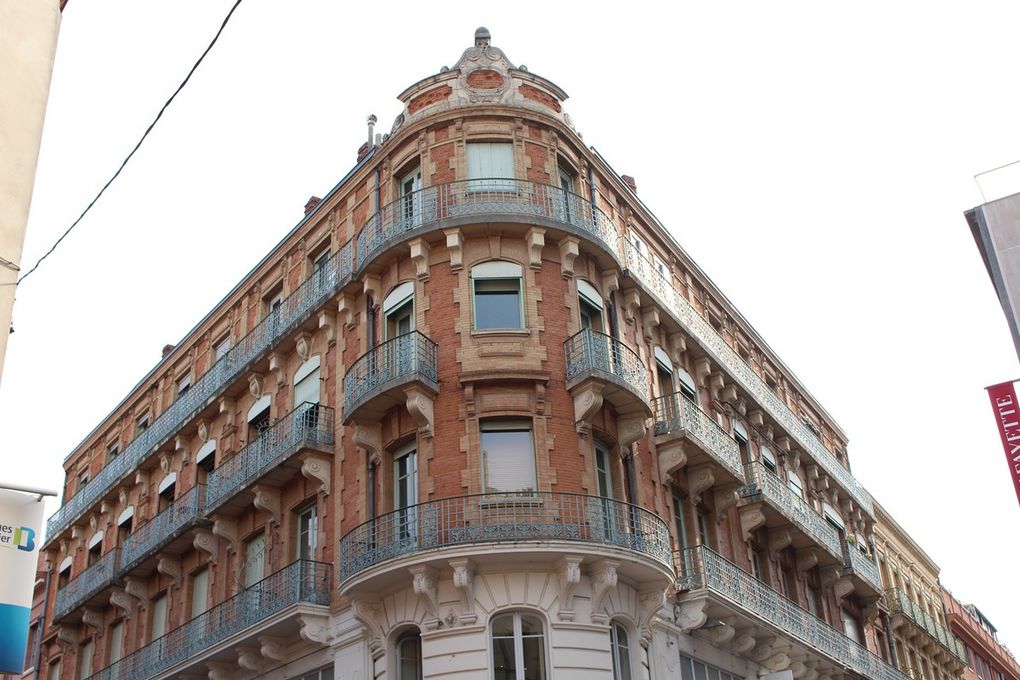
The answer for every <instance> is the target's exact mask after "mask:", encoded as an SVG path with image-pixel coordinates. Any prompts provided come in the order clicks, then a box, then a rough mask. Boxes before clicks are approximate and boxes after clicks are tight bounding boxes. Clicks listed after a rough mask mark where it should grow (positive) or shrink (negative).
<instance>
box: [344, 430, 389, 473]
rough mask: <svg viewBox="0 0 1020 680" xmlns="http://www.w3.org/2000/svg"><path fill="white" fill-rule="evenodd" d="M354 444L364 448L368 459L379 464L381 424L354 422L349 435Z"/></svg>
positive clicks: (380, 458)
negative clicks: (352, 430) (352, 429)
mask: <svg viewBox="0 0 1020 680" xmlns="http://www.w3.org/2000/svg"><path fill="white" fill-rule="evenodd" d="M351 438H352V439H353V440H354V444H355V446H360V447H361V448H363V449H365V453H366V454H367V455H368V459H369V460H370V461H371V462H373V463H375V464H376V465H379V464H381V463H382V453H383V451H382V425H380V424H379V423H354V432H353V433H352V435H351Z"/></svg>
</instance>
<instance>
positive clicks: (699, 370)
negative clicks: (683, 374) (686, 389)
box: [694, 357, 712, 387]
mask: <svg viewBox="0 0 1020 680" xmlns="http://www.w3.org/2000/svg"><path fill="white" fill-rule="evenodd" d="M710 375H712V362H711V361H709V360H708V357H700V358H699V359H696V360H695V361H694V377H695V378H696V379H697V380H698V384H699V385H701V386H702V387H706V386H708V382H707V380H708V376H710Z"/></svg>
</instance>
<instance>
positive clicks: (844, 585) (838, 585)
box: [832, 577, 854, 602]
mask: <svg viewBox="0 0 1020 680" xmlns="http://www.w3.org/2000/svg"><path fill="white" fill-rule="evenodd" d="M852 592H854V584H853V581H851V580H850V578H849V577H844V578H841V579H839V580H837V581H836V582H835V583H833V584H832V594H833V595H835V596H836V601H837V602H839V601H841V600H842V599H843V598H844V597H846V596H847V595H849V594H850V593H852Z"/></svg>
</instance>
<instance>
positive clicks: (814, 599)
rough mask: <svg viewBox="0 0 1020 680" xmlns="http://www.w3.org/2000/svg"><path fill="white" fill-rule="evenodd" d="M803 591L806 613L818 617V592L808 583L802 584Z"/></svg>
mask: <svg viewBox="0 0 1020 680" xmlns="http://www.w3.org/2000/svg"><path fill="white" fill-rule="evenodd" d="M804 591H805V594H806V595H807V606H808V611H809V612H811V613H812V614H813V615H814V616H818V590H816V589H815V587H814V586H813V585H811V584H810V583H806V584H804Z"/></svg>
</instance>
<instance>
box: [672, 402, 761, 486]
mask: <svg viewBox="0 0 1020 680" xmlns="http://www.w3.org/2000/svg"><path fill="white" fill-rule="evenodd" d="M653 407H654V411H655V415H654V418H655V425H654V433H655V442H656V448H657V449H658V450H659V455H660V457H661V456H662V455H663V451H666V450H668V447H669V445H670V443H671V442H674V441H678V442H683V443H685V444H690V446H686V445H685V446H684V447H683V452H682V460H683V464H685V465H700V464H702V463H705V462H709V463H713V464H714V465H716V466H718V467H720V468H722V469H723V470H725V471H726V472H727V473H728V474H729V475H730V476H731V477H732V478H733V480H735V481H739V482H743V480H744V473H743V471H742V470H743V466H742V465H741V463H740V450H739V449H738V448H737V442H736V441H734V440H733V437H731V436H730V435H729V434H727V433H726V431H725V430H723V429H722V428H721V427H719V424H718V423H717V422H715V420H714V419H713V418H712V416H710V415H708V414H707V413H705V412H704V411H702V410H701V408H699V407H698V405H697V404H696V403H694V402H693V401H691V400H690V399H688V398H687V397H685V396H684V395H683V394H681V393H680V392H676V393H674V394H667V395H666V396H664V397H659V398H658V399H656V400H655V402H654V403H653Z"/></svg>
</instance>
